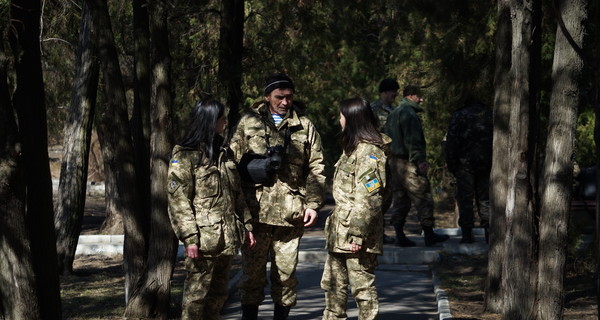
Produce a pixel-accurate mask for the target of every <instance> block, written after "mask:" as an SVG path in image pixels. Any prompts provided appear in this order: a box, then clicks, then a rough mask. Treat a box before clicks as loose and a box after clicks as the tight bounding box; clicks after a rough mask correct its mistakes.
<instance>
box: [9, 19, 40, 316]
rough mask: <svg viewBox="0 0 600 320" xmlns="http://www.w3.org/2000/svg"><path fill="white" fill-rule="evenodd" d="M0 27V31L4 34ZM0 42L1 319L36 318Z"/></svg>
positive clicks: (14, 130)
mask: <svg viewBox="0 0 600 320" xmlns="http://www.w3.org/2000/svg"><path fill="white" fill-rule="evenodd" d="M4 32H5V30H4V28H3V26H0V34H2V35H3V34H4ZM7 65H8V58H7V54H6V52H5V49H4V42H3V41H0V75H2V76H0V220H1V221H2V223H0V319H39V318H40V306H39V304H38V292H37V285H36V280H35V273H34V270H33V257H32V254H31V246H30V241H29V232H28V230H27V225H26V224H25V203H26V197H25V183H24V181H25V177H24V173H23V164H22V158H21V156H20V153H21V150H20V149H21V146H20V143H19V142H18V136H19V133H18V131H17V123H16V119H15V116H14V109H13V107H12V102H11V101H10V90H9V86H8V82H7V75H8V66H7Z"/></svg>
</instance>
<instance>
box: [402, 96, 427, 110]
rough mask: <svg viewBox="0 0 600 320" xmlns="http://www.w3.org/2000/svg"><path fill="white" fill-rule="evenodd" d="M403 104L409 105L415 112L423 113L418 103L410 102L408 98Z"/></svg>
mask: <svg viewBox="0 0 600 320" xmlns="http://www.w3.org/2000/svg"><path fill="white" fill-rule="evenodd" d="M402 104H407V105H409V106H410V107H411V108H413V109H414V110H415V112H423V111H424V110H423V108H421V106H419V104H418V103H416V102H414V101H412V100H410V99H409V98H407V97H404V98H402Z"/></svg>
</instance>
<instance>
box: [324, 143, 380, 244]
mask: <svg viewBox="0 0 600 320" xmlns="http://www.w3.org/2000/svg"><path fill="white" fill-rule="evenodd" d="M389 141H390V140H389V138H387V137H384V142H385V143H386V144H387V143H389ZM386 159H387V157H386V154H385V152H384V149H383V146H377V145H373V144H370V143H360V144H358V146H357V147H356V150H354V152H352V154H350V155H346V154H342V156H341V157H340V159H339V160H338V162H337V163H336V164H335V174H334V177H333V197H334V199H335V209H334V210H333V213H332V214H331V215H330V216H329V217H328V218H327V221H326V223H325V230H326V232H327V245H326V248H327V250H329V251H331V252H341V253H350V251H349V250H348V248H347V246H348V244H350V243H356V244H359V245H361V246H362V247H363V250H365V251H366V252H369V253H375V254H381V253H382V250H383V249H382V246H383V244H382V239H383V215H382V213H381V203H382V197H383V193H384V192H383V191H384V189H385V187H386V173H385V162H386Z"/></svg>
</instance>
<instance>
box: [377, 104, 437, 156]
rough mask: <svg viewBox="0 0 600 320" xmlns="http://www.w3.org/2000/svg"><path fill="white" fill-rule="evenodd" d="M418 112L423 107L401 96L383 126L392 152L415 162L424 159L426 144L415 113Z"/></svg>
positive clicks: (421, 110) (419, 121)
mask: <svg viewBox="0 0 600 320" xmlns="http://www.w3.org/2000/svg"><path fill="white" fill-rule="evenodd" d="M419 112H423V109H422V108H421V107H420V106H419V105H418V104H417V103H415V102H413V101H411V100H409V99H408V98H403V99H402V101H400V105H399V106H398V107H397V108H396V109H394V111H392V113H390V116H389V117H388V119H387V123H386V126H385V132H386V134H387V135H388V136H390V138H392V145H391V151H392V154H393V155H396V156H400V157H407V158H408V160H409V161H410V162H412V163H415V164H419V163H422V162H425V160H426V152H425V150H426V147H427V144H426V142H425V135H424V134H423V126H422V125H421V119H420V118H419V116H418V115H417V113H419Z"/></svg>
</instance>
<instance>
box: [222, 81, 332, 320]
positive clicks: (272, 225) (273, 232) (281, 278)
mask: <svg viewBox="0 0 600 320" xmlns="http://www.w3.org/2000/svg"><path fill="white" fill-rule="evenodd" d="M293 95H294V84H293V82H292V80H291V79H290V78H289V77H287V76H285V75H283V74H274V75H271V76H270V77H268V78H267V81H266V84H265V93H264V101H260V102H257V103H255V104H254V105H253V106H252V110H251V112H249V113H247V114H245V115H244V116H243V117H242V118H241V120H240V122H239V123H238V125H237V128H236V130H235V133H234V135H233V138H232V141H231V147H232V149H233V150H234V153H235V155H236V159H237V160H238V162H239V161H242V158H243V157H244V155H245V154H246V155H248V154H259V155H262V154H265V153H266V152H267V150H268V149H269V148H270V147H271V148H272V147H276V146H277V145H280V146H282V147H283V153H284V155H283V160H282V162H281V167H280V168H279V169H278V170H277V171H276V172H275V173H274V174H273V176H272V177H270V178H269V179H268V180H267V181H263V182H256V181H249V179H246V181H245V184H244V193H245V196H246V202H247V203H248V206H249V208H250V211H251V213H252V216H253V233H254V235H255V238H256V247H255V248H254V249H252V250H245V249H244V250H243V252H242V257H243V262H242V268H243V277H242V280H241V301H242V317H243V319H257V313H258V305H259V304H260V303H261V302H262V301H263V300H264V286H265V285H266V282H267V280H266V265H267V260H268V258H269V257H270V261H271V272H270V279H271V296H272V298H273V301H274V302H275V314H274V319H287V316H288V313H289V311H290V308H291V307H292V306H294V305H295V304H296V283H297V280H296V275H295V272H296V265H297V263H298V246H299V243H300V238H301V237H302V235H303V233H304V227H308V226H311V225H313V224H314V223H315V222H316V219H317V210H318V209H319V208H320V207H321V205H322V201H323V194H324V184H325V177H324V175H323V168H324V164H323V153H322V150H321V138H320V136H319V133H318V132H317V130H316V128H315V126H314V125H313V124H312V122H311V121H310V120H309V119H308V118H307V117H306V116H305V115H303V113H302V110H300V108H298V107H297V106H296V105H295V104H294V103H293ZM242 163H243V161H242ZM248 166H250V164H249V165H248ZM249 171H250V170H249Z"/></svg>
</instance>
